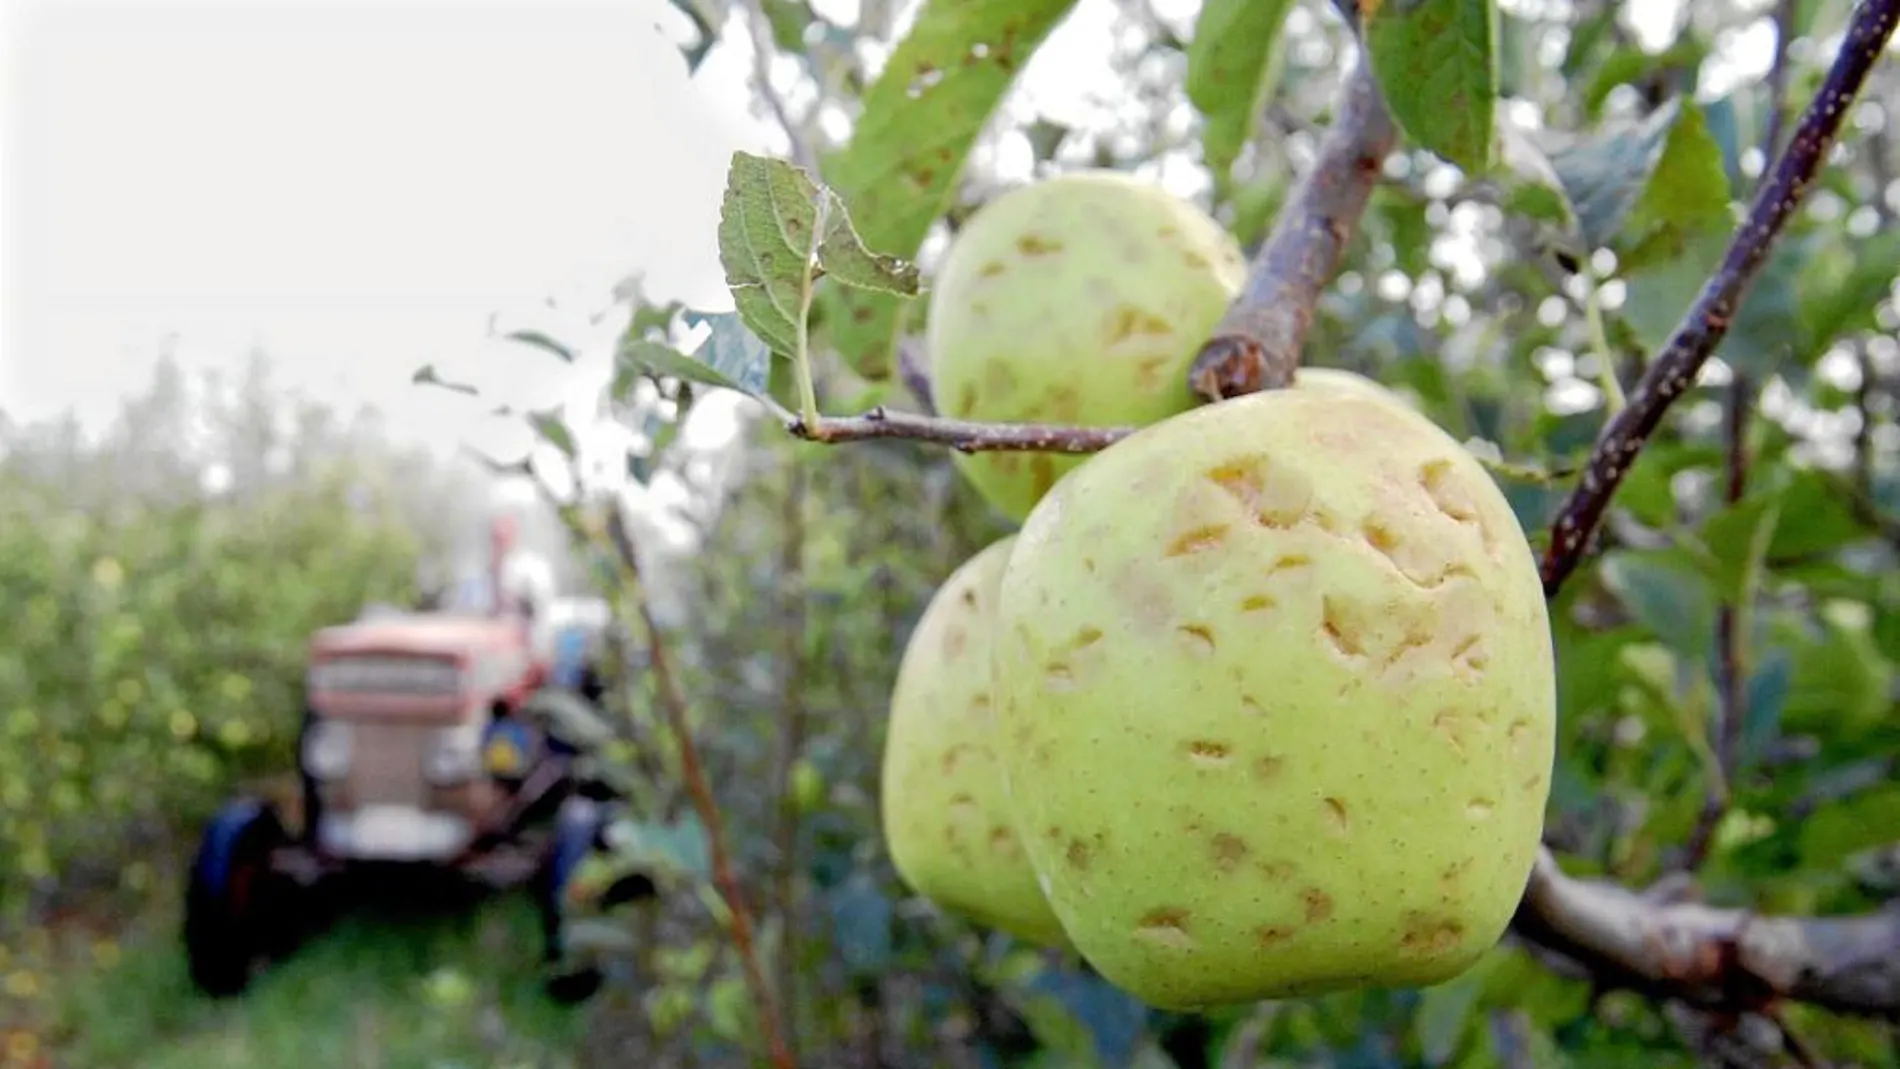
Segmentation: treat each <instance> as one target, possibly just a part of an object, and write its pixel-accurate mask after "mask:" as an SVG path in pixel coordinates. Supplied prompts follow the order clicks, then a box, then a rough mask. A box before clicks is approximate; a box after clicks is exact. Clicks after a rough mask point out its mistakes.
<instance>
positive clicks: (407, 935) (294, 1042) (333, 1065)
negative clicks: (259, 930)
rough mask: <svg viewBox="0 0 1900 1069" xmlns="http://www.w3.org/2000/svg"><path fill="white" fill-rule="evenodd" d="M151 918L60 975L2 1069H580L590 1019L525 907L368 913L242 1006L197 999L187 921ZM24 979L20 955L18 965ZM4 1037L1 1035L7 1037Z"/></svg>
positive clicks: (327, 937)
mask: <svg viewBox="0 0 1900 1069" xmlns="http://www.w3.org/2000/svg"><path fill="white" fill-rule="evenodd" d="M151 912H152V914H153V916H154V918H156V919H155V921H153V922H150V923H142V924H140V925H139V927H140V928H141V929H142V931H141V932H140V933H139V934H137V935H136V936H128V937H126V939H125V941H124V943H123V944H122V945H121V944H119V943H117V942H112V941H108V942H105V943H103V944H100V943H94V944H93V945H92V947H91V950H90V952H89V953H83V954H74V953H59V954H57V955H56V963H47V967H45V968H44V971H43V975H44V977H45V980H46V982H45V983H44V984H43V985H42V986H43V991H42V993H41V995H40V1001H41V1003H42V1005H41V1008H40V1012H39V1013H38V1014H36V1016H37V1017H38V1018H39V1021H38V1025H37V1027H34V1028H32V1030H31V1032H29V1031H28V1029H27V1028H23V1027H18V1026H15V1028H14V1029H13V1032H12V1033H11V1035H8V1036H6V1037H4V1038H5V1039H6V1040H7V1044H6V1045H0V1066H3V1067H5V1069H14V1067H15V1066H22V1067H38V1066H55V1065H56V1066H58V1067H60V1069H260V1067H266V1066H268V1067H270V1069H305V1067H309V1069H317V1067H323V1069H345V1067H347V1069H571V1067H572V1066H574V1064H575V1056H574V1052H575V1051H576V1050H577V1049H579V1046H580V1039H581V1035H582V1032H583V1030H584V1018H583V1015H582V1013H581V1012H578V1011H575V1010H570V1009H567V1008H564V1007H562V1006H560V1005H558V1004H556V1003H554V1002H552V1001H550V1000H549V999H548V998H547V997H546V996H545V995H544V994H543V993H542V990H541V986H540V983H541V974H540V971H539V956H538V950H539V947H540V943H539V938H538V933H537V927H536V919H535V913H534V909H533V907H532V905H531V903H530V902H529V901H528V899H527V898H526V896H525V895H523V894H512V895H507V896H501V897H495V898H489V899H486V900H483V901H479V902H475V903H471V904H469V905H468V906H467V907H465V908H461V907H449V908H447V909H444V910H440V911H436V912H431V913H424V914H410V915H406V916H405V915H398V914H392V913H389V912H388V911H376V912H371V911H366V910H362V909H359V910H357V911H355V912H354V913H353V914H351V915H349V916H346V917H344V918H343V919H342V920H340V921H339V922H338V923H337V924H335V925H334V926H333V927H331V928H330V929H329V930H327V931H325V932H323V933H322V934H320V935H318V936H316V937H314V938H313V939H312V940H311V941H310V942H309V943H307V944H306V945H304V946H303V947H302V948H300V949H299V950H298V951H297V953H296V954H295V955H294V956H292V957H291V958H289V959H288V960H286V961H283V962H280V963H278V964H277V965H275V966H274V967H273V968H271V969H270V970H268V971H266V972H264V973H263V974H261V975H260V976H258V978H257V979H256V981H255V982H254V983H253V985H252V987H251V988H250V989H249V990H248V991H247V992H245V993H244V994H243V995H241V996H239V997H237V998H234V999H228V1000H211V999H207V998H205V997H203V996H201V995H199V994H198V992H197V990H196V989H195V988H193V987H192V986H191V983H190V981H189V979H188V978H187V975H186V971H185V960H184V955H183V952H182V949H181V948H180V946H179V944H178V939H177V931H178V926H177V922H176V914H175V913H172V912H169V911H167V910H163V909H159V908H154V909H152V911H151ZM41 942H42V944H43V945H46V944H47V943H48V942H49V941H47V940H44V939H43V940H42V941H41ZM102 950H103V951H104V952H103V954H102V953H101V951H102ZM20 964H21V960H20V959H19V958H18V956H17V955H16V960H15V962H14V963H13V965H14V967H16V968H17V967H18V966H19V965H20ZM3 971H5V970H0V972H3ZM6 1016H7V1014H6V1013H0V1018H4V1017H6ZM6 1027H7V1025H6V1023H5V1022H4V1021H0V1031H4V1030H5V1029H6ZM29 1035H31V1039H30V1040H28V1039H23V1038H22V1037H24V1036H29ZM9 1046H10V1047H11V1048H12V1051H11V1053H12V1055H20V1054H26V1055H28V1056H27V1057H21V1058H18V1059H17V1060H15V1059H12V1058H11V1057H10V1055H9ZM31 1048H37V1050H33V1049H31Z"/></svg>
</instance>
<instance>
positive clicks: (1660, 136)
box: [1550, 97, 1728, 248]
mask: <svg viewBox="0 0 1900 1069" xmlns="http://www.w3.org/2000/svg"><path fill="white" fill-rule="evenodd" d="M1721 151H1722V150H1721V148H1720V146H1718V145H1717V144H1716V143H1715V139H1714V138H1713V137H1711V136H1710V135H1709V132H1708V126H1707V124H1706V123H1705V122H1703V119H1702V113H1701V111H1700V109H1698V108H1697V107H1696V106H1695V104H1694V102H1692V101H1691V102H1687V103H1686V104H1685V102H1684V100H1683V99H1682V98H1681V97H1676V98H1672V99H1670V100H1669V101H1667V102H1666V103H1664V104H1663V105H1662V106H1661V107H1659V108H1657V109H1656V110H1655V111H1653V112H1651V113H1650V114H1649V115H1647V116H1645V117H1644V118H1643V119H1642V120H1641V121H1639V122H1635V123H1627V124H1618V125H1616V126H1612V127H1609V128H1606V129H1604V130H1601V131H1598V132H1597V133H1596V134H1593V135H1591V136H1588V137H1584V138H1579V139H1577V140H1576V141H1575V142H1573V143H1572V144H1569V145H1567V146H1565V147H1563V148H1560V149H1557V150H1554V151H1552V152H1551V154H1550V162H1551V166H1552V167H1554V168H1555V169H1556V171H1557V176H1558V178H1559V179H1560V180H1561V181H1562V183H1563V187H1564V190H1565V192H1566V194H1567V195H1568V196H1569V199H1570V203H1571V205H1572V206H1573V207H1574V208H1575V209H1576V212H1577V220H1578V222H1579V223H1580V224H1581V226H1582V228H1583V238H1584V240H1585V241H1587V242H1589V244H1590V245H1591V247H1593V248H1594V247H1600V246H1608V245H1611V244H1612V243H1613V240H1614V239H1615V238H1616V236H1617V234H1618V233H1619V232H1620V231H1622V230H1623V228H1624V225H1625V222H1626V220H1631V219H1632V218H1633V219H1634V221H1635V223H1636V225H1637V230H1636V233H1635V237H1636V238H1637V239H1638V240H1640V239H1641V238H1643V237H1645V236H1647V233H1648V230H1650V229H1653V228H1654V227H1655V226H1656V225H1657V224H1658V223H1659V222H1662V223H1667V222H1668V221H1669V220H1670V217H1669V215H1668V214H1667V212H1668V210H1669V209H1670V208H1671V207H1675V206H1686V210H1687V211H1688V213H1689V216H1690V217H1691V218H1692V219H1694V220H1697V221H1698V223H1699V225H1698V226H1696V227H1692V228H1688V229H1687V230H1685V231H1684V232H1685V233H1693V232H1695V231H1696V230H1699V229H1701V228H1702V225H1700V224H1703V223H1706V221H1707V220H1710V219H1713V218H1714V217H1715V214H1716V212H1717V211H1718V210H1724V211H1725V209H1726V205H1727V202H1728V178H1727V175H1726V174H1724V173H1723V172H1722V167H1721ZM1665 162H1666V163H1667V164H1668V165H1669V170H1668V171H1667V172H1665V171H1664V164H1665ZM1711 182H1712V183H1714V185H1712V186H1710V185H1707V184H1706V183H1711ZM1693 183H1703V185H1702V186H1701V187H1700V188H1698V187H1696V186H1695V185H1693ZM1685 184H1691V185H1689V186H1688V187H1687V188H1684V186H1685ZM1658 186H1660V187H1663V188H1660V189H1658V188H1657V187H1658ZM1725 226H1726V220H1724V227H1725ZM1628 244H1629V243H1626V244H1625V247H1627V245H1628Z"/></svg>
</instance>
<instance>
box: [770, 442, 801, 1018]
mask: <svg viewBox="0 0 1900 1069" xmlns="http://www.w3.org/2000/svg"><path fill="white" fill-rule="evenodd" d="M786 467H787V471H786V485H785V498H784V501H783V502H782V503H781V504H782V511H781V513H780V516H779V526H780V528H781V533H782V535H783V537H784V541H783V542H782V543H781V545H780V548H779V569H778V571H779V574H778V587H779V591H778V593H779V598H780V599H781V601H782V603H783V606H784V614H783V618H782V619H781V621H780V626H781V627H782V628H783V633H782V634H781V635H780V636H779V638H780V641H781V642H783V643H784V645H783V646H782V647H780V650H779V658H780V661H781V662H782V663H781V664H780V666H779V672H780V676H779V732H778V735H779V739H778V753H777V760H776V761H775V764H776V766H777V767H776V769H775V770H774V771H775V776H774V779H775V780H776V781H777V782H776V783H775V785H774V787H775V790H776V793H777V796H778V825H777V828H776V829H775V831H774V833H773V839H774V845H775V849H774V851H773V852H774V854H776V858H775V860H776V862H777V864H776V867H775V868H774V870H773V882H774V884H775V885H776V886H775V887H774V891H775V894H774V897H775V898H776V899H777V900H778V901H777V907H778V916H779V933H780V935H779V953H778V959H777V964H778V970H777V977H776V983H777V987H778V991H777V997H778V1004H779V1005H780V1006H781V1007H783V1009H784V1013H785V1030H786V1035H785V1043H786V1046H787V1047H789V1048H791V1050H792V1051H793V1053H794V1055H796V1053H797V1050H798V958H799V928H798V831H799V802H798V799H797V798H796V797H795V795H796V787H797V785H796V783H795V782H794V779H793V775H794V772H795V771H796V769H797V767H798V759H799V758H800V757H801V756H802V755H803V750H804V746H805V464H804V460H803V458H801V457H799V456H798V455H797V452H796V451H793V452H791V453H789V454H788V455H787V457H786Z"/></svg>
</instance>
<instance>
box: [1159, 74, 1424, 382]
mask: <svg viewBox="0 0 1900 1069" xmlns="http://www.w3.org/2000/svg"><path fill="white" fill-rule="evenodd" d="M1397 142H1398V128H1397V127H1396V126H1395V125H1394V124H1393V122H1392V117H1391V115H1390V114H1389V113H1388V112H1387V111H1386V106H1385V100H1384V98H1383V97H1382V96H1381V95H1380V90H1379V84H1378V81H1377V80H1376V79H1375V78H1374V77H1373V74H1372V65H1371V64H1370V63H1369V62H1368V61H1367V60H1366V58H1365V57H1364V56H1363V55H1362V56H1361V57H1360V60H1359V65H1358V66H1357V67H1355V68H1354V69H1353V72H1352V74H1351V75H1349V76H1348V77H1347V78H1346V81H1345V83H1344V85H1343V86H1341V89H1340V94H1339V103H1338V107H1337V115H1336V116H1335V118H1334V121H1333V124H1332V126H1331V127H1329V128H1328V129H1327V131H1326V134H1325V136H1324V137H1322V138H1321V139H1320V144H1319V154H1318V156H1317V157H1316V158H1315V159H1314V161H1313V166H1312V167H1311V168H1310V169H1308V171H1307V172H1306V177H1305V178H1303V179H1302V180H1301V181H1300V185H1299V187H1298V188H1297V189H1296V190H1295V191H1294V193H1293V195H1292V197H1291V199H1290V200H1289V201H1288V202H1287V204H1286V206H1285V207H1284V208H1283V209H1282V210H1281V211H1280V214H1279V217H1278V219H1277V220H1276V221H1275V223H1274V227H1273V232H1272V233H1271V234H1270V235H1268V237H1267V240H1266V242H1265V243H1264V244H1262V245H1261V247H1260V251H1259V252H1258V253H1256V254H1255V255H1254V258H1253V262H1252V264H1251V266H1250V268H1249V270H1248V272H1247V283H1246V285H1245V287H1244V288H1242V290H1241V291H1240V293H1239V295H1238V296H1236V297H1235V298H1234V301H1233V303H1232V304H1231V305H1229V306H1228V308H1227V313H1226V315H1224V316H1222V317H1221V320H1220V322H1219V323H1218V324H1217V325H1216V326H1215V327H1214V331H1213V334H1212V336H1211V337H1209V338H1208V340H1207V342H1206V343H1205V344H1203V345H1202V346H1201V351H1200V352H1199V353H1198V354H1197V355H1196V356H1195V358H1194V364H1193V366H1192V367H1191V368H1190V369H1189V371H1188V387H1189V388H1190V389H1192V390H1193V391H1194V394H1195V396H1197V397H1199V398H1201V399H1202V400H1204V401H1218V400H1221V399H1222V398H1226V397H1237V396H1240V395H1241V394H1247V393H1253V392H1255V391H1258V390H1262V389H1274V388H1276V387H1282V386H1289V385H1291V384H1292V382H1293V372H1294V370H1295V369H1296V368H1298V367H1299V363H1300V350H1301V349H1303V348H1304V347H1305V345H1306V336H1307V334H1308V333H1309V332H1310V331H1311V330H1312V329H1313V317H1314V316H1315V314H1316V313H1317V311H1318V308H1319V299H1320V295H1321V294H1322V293H1323V292H1324V291H1325V289H1326V287H1327V286H1328V285H1329V284H1331V282H1332V280H1333V274H1334V272H1336V271H1337V270H1338V268H1339V260H1340V257H1341V255H1343V254H1344V252H1345V248H1346V243H1347V241H1348V240H1350V239H1351V237H1352V233H1353V230H1354V229H1355V228H1356V227H1357V226H1358V222H1359V217H1360V216H1362V215H1364V214H1365V210H1366V202H1367V200H1368V199H1369V198H1370V197H1371V196H1372V189H1373V186H1374V185H1376V184H1377V183H1378V179H1379V171H1380V169H1381V168H1382V167H1383V166H1384V163H1385V157H1386V154H1387V153H1389V152H1391V151H1392V148H1393V146H1394V145H1395V144H1397Z"/></svg>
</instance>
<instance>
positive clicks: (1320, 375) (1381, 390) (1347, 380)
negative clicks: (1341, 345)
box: [1293, 367, 1418, 412]
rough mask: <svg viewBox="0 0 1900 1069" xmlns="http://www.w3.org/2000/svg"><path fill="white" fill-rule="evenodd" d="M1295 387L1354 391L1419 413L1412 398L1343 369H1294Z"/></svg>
mask: <svg viewBox="0 0 1900 1069" xmlns="http://www.w3.org/2000/svg"><path fill="white" fill-rule="evenodd" d="M1293 386H1294V388H1295V389H1313V388H1318V389H1332V390H1352V391H1355V392H1358V393H1361V394H1365V395H1368V396H1371V397H1377V398H1380V399H1382V400H1385V401H1389V402H1391V403H1392V404H1395V405H1403V406H1404V407H1406V408H1409V409H1412V410H1413V411H1415V412H1416V411H1418V405H1417V404H1416V403H1414V402H1413V401H1412V399H1411V398H1409V397H1406V396H1405V395H1404V394H1401V393H1399V392H1398V391H1397V390H1394V389H1392V388H1391V387H1389V386H1386V385H1384V384H1382V383H1378V382H1374V381H1373V380H1371V379H1369V378H1367V377H1365V376H1364V375H1361V374H1359V373H1358V372H1357V371H1347V370H1346V369H1345V368H1342V367H1301V368H1296V369H1294V372H1293Z"/></svg>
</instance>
